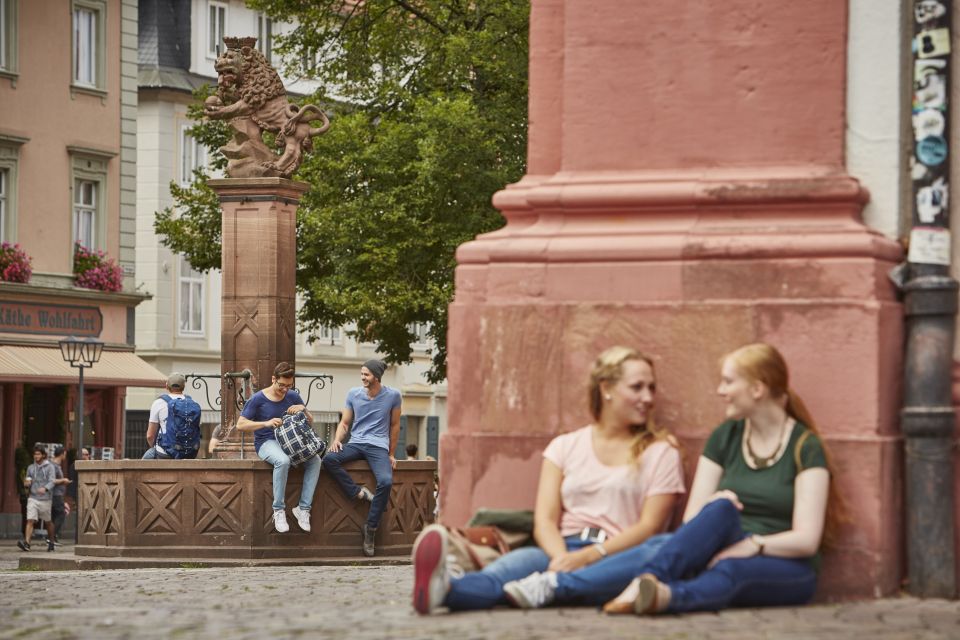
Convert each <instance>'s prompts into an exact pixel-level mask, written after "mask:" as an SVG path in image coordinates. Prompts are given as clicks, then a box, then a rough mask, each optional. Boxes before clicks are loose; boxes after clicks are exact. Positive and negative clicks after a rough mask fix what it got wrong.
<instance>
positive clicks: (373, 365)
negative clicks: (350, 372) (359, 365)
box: [363, 360, 387, 380]
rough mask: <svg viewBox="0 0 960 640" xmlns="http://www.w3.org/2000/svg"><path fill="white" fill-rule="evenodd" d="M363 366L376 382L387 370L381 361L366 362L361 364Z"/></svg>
mask: <svg viewBox="0 0 960 640" xmlns="http://www.w3.org/2000/svg"><path fill="white" fill-rule="evenodd" d="M363 366H365V367H366V368H367V370H368V371H370V373H372V374H373V375H374V376H376V377H377V380H381V379H382V378H383V372H384V371H386V370H387V365H386V364H385V363H384V362H383V360H367V361H366V362H364V363H363Z"/></svg>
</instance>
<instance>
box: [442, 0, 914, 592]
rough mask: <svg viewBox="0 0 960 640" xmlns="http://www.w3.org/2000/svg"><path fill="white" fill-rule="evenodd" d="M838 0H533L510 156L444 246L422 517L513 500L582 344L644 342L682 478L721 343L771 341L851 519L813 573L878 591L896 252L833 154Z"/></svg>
mask: <svg viewBox="0 0 960 640" xmlns="http://www.w3.org/2000/svg"><path fill="white" fill-rule="evenodd" d="M846 11H847V9H846V3H845V2H836V1H834V0H811V1H810V2H805V3H796V2H787V1H785V0H775V1H773V2H768V3H758V2H755V1H754V0H728V1H727V2H722V3H705V2H693V1H691V0H681V1H679V2H672V3H655V2H620V1H617V0H598V1H597V2H591V3H584V2H574V1H572V0H534V2H533V7H532V15H531V33H530V43H531V44H530V143H529V152H528V157H529V167H528V174H527V176H526V177H524V178H523V180H521V181H520V182H519V183H518V184H516V185H512V186H510V187H508V188H506V189H505V190H504V191H502V192H500V193H498V194H497V195H496V196H495V198H494V204H495V205H496V206H497V207H498V208H500V209H501V210H502V211H503V213H504V215H505V216H506V218H507V221H508V222H507V225H506V227H505V228H504V229H501V230H499V231H497V232H494V233H491V234H488V235H486V236H482V237H480V238H478V239H477V240H476V241H474V242H470V243H467V244H465V245H463V246H462V247H460V249H459V251H458V254H457V257H458V263H459V266H458V268H457V276H456V278H457V282H456V298H455V301H454V303H453V305H452V306H451V309H450V331H449V342H448V347H449V360H450V368H449V390H450V391H449V404H448V410H449V414H448V421H449V431H448V433H447V434H446V435H445V436H444V438H443V439H442V443H441V447H442V453H441V456H440V462H441V479H442V483H443V487H442V490H441V495H442V496H443V499H442V505H443V513H442V518H443V520H444V521H445V522H447V523H450V524H457V525H459V524H462V523H463V522H464V521H465V520H466V518H467V517H468V516H469V514H470V513H471V512H472V511H473V510H474V509H475V508H477V507H480V506H486V507H531V506H532V504H533V496H534V487H535V485H536V479H537V473H538V469H539V466H540V463H541V455H540V454H541V452H542V449H543V446H544V445H545V444H546V442H548V440H549V439H550V438H551V437H552V436H553V435H555V434H557V433H560V432H563V431H568V430H571V429H573V428H576V427H579V426H582V425H583V424H586V423H587V422H588V421H589V416H588V415H587V411H586V390H585V388H586V387H585V382H586V375H587V372H588V368H589V365H590V362H591V360H592V358H593V357H594V356H595V355H596V354H597V353H598V352H599V351H600V350H602V349H603V348H606V347H608V346H610V345H613V344H618V343H622V344H628V345H631V346H635V347H638V348H640V349H641V350H643V351H646V352H649V353H651V354H652V355H653V356H654V357H655V359H656V362H657V363H658V365H657V372H658V376H659V381H660V385H659V387H660V390H661V397H660V398H659V401H658V413H659V417H660V419H661V421H662V422H664V423H666V424H667V425H669V426H670V427H671V428H672V429H673V430H674V431H675V432H676V433H678V434H679V435H680V436H681V438H682V440H683V442H684V443H685V446H686V458H687V460H688V469H687V471H688V474H690V475H688V481H689V479H690V478H691V477H692V471H693V467H694V464H695V462H696V459H697V456H698V454H699V451H700V448H701V447H702V443H703V440H704V438H705V437H706V435H707V434H708V433H709V432H710V430H711V429H712V428H713V427H714V426H715V425H716V424H718V423H719V422H720V421H721V420H722V409H721V406H720V404H719V403H718V402H717V401H716V400H715V397H714V390H715V388H716V385H717V380H718V364H717V363H718V359H719V358H720V357H721V355H722V354H724V353H726V352H728V351H730V350H732V349H734V348H736V347H738V346H740V345H742V344H745V343H748V342H753V341H757V340H765V341H769V342H772V343H773V344H775V345H776V346H778V347H779V348H780V349H781V350H782V351H783V352H784V354H785V355H786V357H787V359H788V362H789V363H790V365H791V369H792V374H793V380H792V383H793V386H794V388H795V389H796V390H797V391H798V392H799V393H800V395H801V396H802V397H804V399H805V400H806V401H807V404H808V405H809V406H810V408H811V410H812V411H813V413H814V416H815V417H816V418H817V420H818V421H819V423H820V425H821V428H822V430H823V431H824V433H825V437H826V440H827V442H828V444H829V445H830V446H831V448H832V450H833V452H834V454H835V459H836V461H837V463H838V471H839V481H840V486H841V490H842V492H843V493H844V494H845V495H846V497H847V500H848V502H849V504H850V506H851V507H852V510H853V516H854V523H853V524H852V525H851V526H850V527H849V528H848V530H847V531H846V533H845V537H844V538H843V541H842V543H841V547H840V549H839V550H837V551H835V552H833V554H832V555H831V556H829V557H828V561H827V562H825V571H824V579H823V581H822V586H821V594H822V595H826V596H830V595H832V594H837V593H842V594H847V595H849V594H862V595H873V594H875V593H876V594H888V593H892V592H894V591H895V590H896V589H897V588H898V586H899V577H900V564H901V558H902V551H901V533H900V525H899V521H898V520H899V517H900V514H901V507H902V505H901V502H902V499H901V493H902V491H901V489H902V487H901V483H902V475H901V464H900V459H901V444H900V438H899V435H898V430H897V411H898V401H899V385H898V380H899V375H900V370H901V344H902V310H901V306H900V304H899V303H898V302H897V301H896V298H895V294H894V291H893V289H892V287H891V285H890V284H889V283H888V282H887V280H886V273H887V271H888V270H889V269H890V268H891V267H892V266H893V265H894V264H896V263H897V262H899V261H900V260H901V258H902V255H901V250H900V248H899V247H898V245H896V244H895V243H894V242H893V241H891V240H889V239H887V238H885V237H883V236H882V235H880V234H878V233H876V232H874V231H873V230H871V229H869V228H867V227H866V226H864V225H863V223H862V221H861V219H860V212H861V209H862V207H863V204H864V203H865V202H866V201H867V198H868V194H867V193H866V191H865V189H863V188H862V187H861V185H860V184H859V183H858V181H857V180H856V179H855V178H853V177H851V176H849V175H848V174H847V172H846V169H845V165H844V133H845V129H844V127H845V124H844V105H845V102H844V95H845V83H846V79H845V60H846V20H847V17H846Z"/></svg>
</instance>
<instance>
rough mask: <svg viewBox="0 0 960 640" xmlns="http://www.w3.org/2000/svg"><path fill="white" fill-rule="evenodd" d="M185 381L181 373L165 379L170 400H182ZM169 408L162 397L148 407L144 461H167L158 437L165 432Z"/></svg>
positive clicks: (168, 456)
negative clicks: (147, 445) (148, 415)
mask: <svg viewBox="0 0 960 640" xmlns="http://www.w3.org/2000/svg"><path fill="white" fill-rule="evenodd" d="M186 383H187V380H186V378H184V377H183V374H182V373H171V374H170V377H169V378H167V384H166V390H167V395H169V396H170V397H171V398H172V399H177V398H183V397H184V395H183V387H184V385H186ZM168 412H169V406H168V405H167V401H166V400H164V399H163V398H162V397H160V398H157V399H156V400H154V401H153V404H152V405H150V418H149V422H148V423H147V444H149V445H150V448H149V449H147V450H146V451H145V452H144V454H143V459H144V460H169V459H170V455H169V454H168V453H167V452H166V451H164V450H163V447H161V446H160V437H161V436H162V435H163V434H164V433H166V432H167V413H168Z"/></svg>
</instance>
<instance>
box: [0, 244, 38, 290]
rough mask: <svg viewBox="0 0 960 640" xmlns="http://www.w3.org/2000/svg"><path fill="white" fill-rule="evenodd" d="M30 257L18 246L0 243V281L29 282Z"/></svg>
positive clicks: (31, 270) (30, 271) (31, 269)
mask: <svg viewBox="0 0 960 640" xmlns="http://www.w3.org/2000/svg"><path fill="white" fill-rule="evenodd" d="M30 261H31V259H30V256H28V255H27V252H26V251H24V250H23V249H21V248H20V245H19V244H10V243H9V242H3V243H0V280H2V281H3V282H30V276H31V275H32V274H33V268H32V267H31V265H30Z"/></svg>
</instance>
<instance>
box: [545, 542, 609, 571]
mask: <svg viewBox="0 0 960 640" xmlns="http://www.w3.org/2000/svg"><path fill="white" fill-rule="evenodd" d="M599 559H600V554H599V553H597V550H596V549H594V548H593V546H592V545H591V546H589V547H584V548H582V549H577V550H576V551H567V552H566V553H561V554H559V555H556V556H554V557H553V558H552V559H551V560H550V566H549V567H547V570H548V571H556V572H564V571H576V570H577V569H579V568H580V567H585V566H587V565H588V564H593V563H594V562H596V561H597V560H599Z"/></svg>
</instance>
